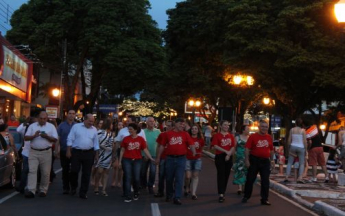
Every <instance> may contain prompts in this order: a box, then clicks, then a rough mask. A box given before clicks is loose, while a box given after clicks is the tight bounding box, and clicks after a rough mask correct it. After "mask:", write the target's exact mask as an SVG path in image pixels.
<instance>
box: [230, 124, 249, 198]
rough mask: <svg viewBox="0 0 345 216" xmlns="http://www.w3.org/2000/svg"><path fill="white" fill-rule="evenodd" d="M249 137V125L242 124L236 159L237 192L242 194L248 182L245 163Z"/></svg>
mask: <svg viewBox="0 0 345 216" xmlns="http://www.w3.org/2000/svg"><path fill="white" fill-rule="evenodd" d="M248 137H249V126H248V125H242V126H241V131H240V134H239V135H238V136H236V142H237V145H236V161H235V164H234V171H235V174H234V181H233V184H234V185H238V190H237V194H238V195H241V194H242V191H244V185H245V183H246V176H247V171H248V170H247V167H246V164H245V154H244V152H245V145H246V142H247V140H248Z"/></svg>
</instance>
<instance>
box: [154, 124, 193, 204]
mask: <svg viewBox="0 0 345 216" xmlns="http://www.w3.org/2000/svg"><path fill="white" fill-rule="evenodd" d="M184 124H185V121H184V119H182V118H177V119H176V120H175V128H174V130H172V131H168V132H166V133H165V136H163V139H162V140H161V141H160V143H159V145H160V146H159V152H158V155H157V159H156V164H157V165H158V164H160V157H161V155H162V153H163V151H164V152H165V154H166V155H167V158H166V161H165V169H166V201H167V202H170V201H171V200H172V198H173V195H174V194H173V193H174V185H175V196H174V204H175V205H181V204H182V203H181V200H180V199H181V197H182V188H183V181H184V172H185V168H186V154H187V147H188V146H190V148H191V150H192V152H193V156H194V155H195V148H194V145H193V144H194V143H193V141H192V140H191V137H190V136H189V134H188V133H187V132H185V131H184Z"/></svg>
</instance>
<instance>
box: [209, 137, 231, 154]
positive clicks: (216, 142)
mask: <svg viewBox="0 0 345 216" xmlns="http://www.w3.org/2000/svg"><path fill="white" fill-rule="evenodd" d="M211 146H212V147H213V146H219V147H220V148H222V149H224V150H226V151H230V150H231V148H233V147H235V138H234V136H233V135H232V134H230V133H227V134H225V135H224V134H222V133H216V134H215V135H213V137H212V143H211ZM223 153H224V152H222V151H218V150H216V154H223Z"/></svg>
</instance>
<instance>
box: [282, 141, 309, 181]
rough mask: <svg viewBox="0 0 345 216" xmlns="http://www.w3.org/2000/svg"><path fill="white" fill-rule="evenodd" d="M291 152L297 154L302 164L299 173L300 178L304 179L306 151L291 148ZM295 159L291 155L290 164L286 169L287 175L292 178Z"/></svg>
mask: <svg viewBox="0 0 345 216" xmlns="http://www.w3.org/2000/svg"><path fill="white" fill-rule="evenodd" d="M290 152H291V153H294V154H296V155H297V157H298V162H299V164H300V167H299V172H298V178H302V175H303V172H304V160H305V158H304V156H305V149H304V148H299V147H296V146H290ZM294 159H295V158H294V157H293V156H292V155H289V159H288V164H287V167H286V175H287V176H290V173H291V166H292V164H293V161H294Z"/></svg>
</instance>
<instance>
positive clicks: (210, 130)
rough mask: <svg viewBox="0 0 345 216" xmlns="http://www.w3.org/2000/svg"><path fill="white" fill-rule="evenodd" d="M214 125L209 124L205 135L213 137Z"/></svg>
mask: <svg viewBox="0 0 345 216" xmlns="http://www.w3.org/2000/svg"><path fill="white" fill-rule="evenodd" d="M212 130H213V129H212V127H211V126H210V125H207V127H206V129H205V137H212Z"/></svg>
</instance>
